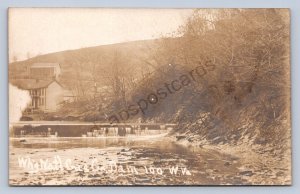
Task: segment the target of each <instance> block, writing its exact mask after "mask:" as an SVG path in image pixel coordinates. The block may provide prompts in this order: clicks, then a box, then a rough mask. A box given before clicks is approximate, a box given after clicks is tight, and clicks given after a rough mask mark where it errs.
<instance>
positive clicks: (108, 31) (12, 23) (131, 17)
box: [9, 8, 192, 61]
mask: <svg viewBox="0 0 300 194" xmlns="http://www.w3.org/2000/svg"><path fill="white" fill-rule="evenodd" d="M191 13H192V10H188V9H96V8H85V9H78V8H73V9H70V8H69V9H68V8H67V9H64V8H55V9H51V8H11V9H10V10H9V58H10V61H11V60H12V59H13V57H14V56H16V57H17V58H18V60H24V59H27V57H28V56H30V57H33V56H36V55H38V54H46V53H51V52H57V51H63V50H70V49H78V48H82V47H89V46H98V45H105V44H113V43H119V42H126V41H133V40H145V39H153V38H159V37H160V36H161V35H162V34H163V35H167V34H169V33H172V32H174V31H175V30H176V29H177V28H178V27H179V26H180V25H181V24H183V23H184V21H185V20H186V19H187V17H188V16H189V15H190V14H191Z"/></svg>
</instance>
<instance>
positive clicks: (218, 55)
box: [8, 8, 292, 186]
mask: <svg viewBox="0 0 300 194" xmlns="http://www.w3.org/2000/svg"><path fill="white" fill-rule="evenodd" d="M8 25H9V48H8V49H9V64H8V69H9V72H8V74H9V184H10V185H11V186H29V185H36V186H46V185H58V186H67V185H74V186H77V185H96V186H107V185H116V186H123V185H126V186H127V185H132V186H139V185H152V186H161V185H183V186H190V185H194V186H195V185H291V184H292V177H291V113H290V112H291V110H290V90H291V82H290V11H289V9H108V8H9V10H8Z"/></svg>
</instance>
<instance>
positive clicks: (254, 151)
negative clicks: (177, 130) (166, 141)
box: [171, 136, 292, 185]
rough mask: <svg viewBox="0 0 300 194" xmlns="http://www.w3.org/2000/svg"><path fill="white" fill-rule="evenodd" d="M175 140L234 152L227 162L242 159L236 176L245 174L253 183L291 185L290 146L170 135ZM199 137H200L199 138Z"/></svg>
mask: <svg viewBox="0 0 300 194" xmlns="http://www.w3.org/2000/svg"><path fill="white" fill-rule="evenodd" d="M171 139H172V141H173V142H174V143H177V144H179V145H183V146H186V147H188V148H189V149H193V150H195V151H197V150H201V149H206V150H211V151H218V152H220V153H223V154H228V155H231V156H232V158H234V160H232V161H229V162H227V163H225V164H224V165H228V166H230V165H232V164H234V163H236V161H239V162H240V163H241V166H240V167H239V170H240V172H239V173H238V174H237V176H242V177H243V179H245V180H247V182H249V183H250V184H251V185H291V184H292V175H291V151H290V150H291V149H286V151H285V152H283V153H282V150H279V149H276V148H275V146H274V145H270V144H266V145H261V144H254V143H253V141H251V139H247V138H244V139H243V140H241V141H240V142H238V143H236V144H230V143H226V144H224V143H219V144H212V143H210V142H208V141H207V140H205V139H202V140H198V141H188V140H187V139H186V138H178V137H177V138H176V137H175V136H174V137H171ZM199 139H200V138H199Z"/></svg>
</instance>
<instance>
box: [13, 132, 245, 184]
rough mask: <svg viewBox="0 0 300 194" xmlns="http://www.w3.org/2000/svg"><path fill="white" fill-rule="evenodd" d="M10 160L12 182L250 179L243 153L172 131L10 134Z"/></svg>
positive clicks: (217, 181)
mask: <svg viewBox="0 0 300 194" xmlns="http://www.w3.org/2000/svg"><path fill="white" fill-rule="evenodd" d="M46 161H47V162H46ZM45 162H46V163H45ZM9 165H10V171H9V175H10V177H9V182H10V184H11V185H220V184H221V185H227V184H234V185H239V184H247V179H245V178H243V177H245V176H241V175H240V174H239V172H240V171H239V167H240V162H239V158H238V157H234V156H231V155H225V154H221V153H220V152H217V151H213V150H206V149H202V148H201V149H200V148H197V149H195V148H192V147H186V146H182V145H178V144H176V143H174V142H173V141H172V140H171V139H170V138H168V137H160V138H152V139H149V138H141V137H140V138H126V137H125V138H118V137H115V138H61V137H58V138H26V139H21V138H11V139H10V160H9ZM246 176H247V175H246Z"/></svg>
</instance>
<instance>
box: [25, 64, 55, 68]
mask: <svg viewBox="0 0 300 194" xmlns="http://www.w3.org/2000/svg"><path fill="white" fill-rule="evenodd" d="M29 67H30V68H40V67H59V68H60V64H59V63H33V64H32V65H30V66H29Z"/></svg>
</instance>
